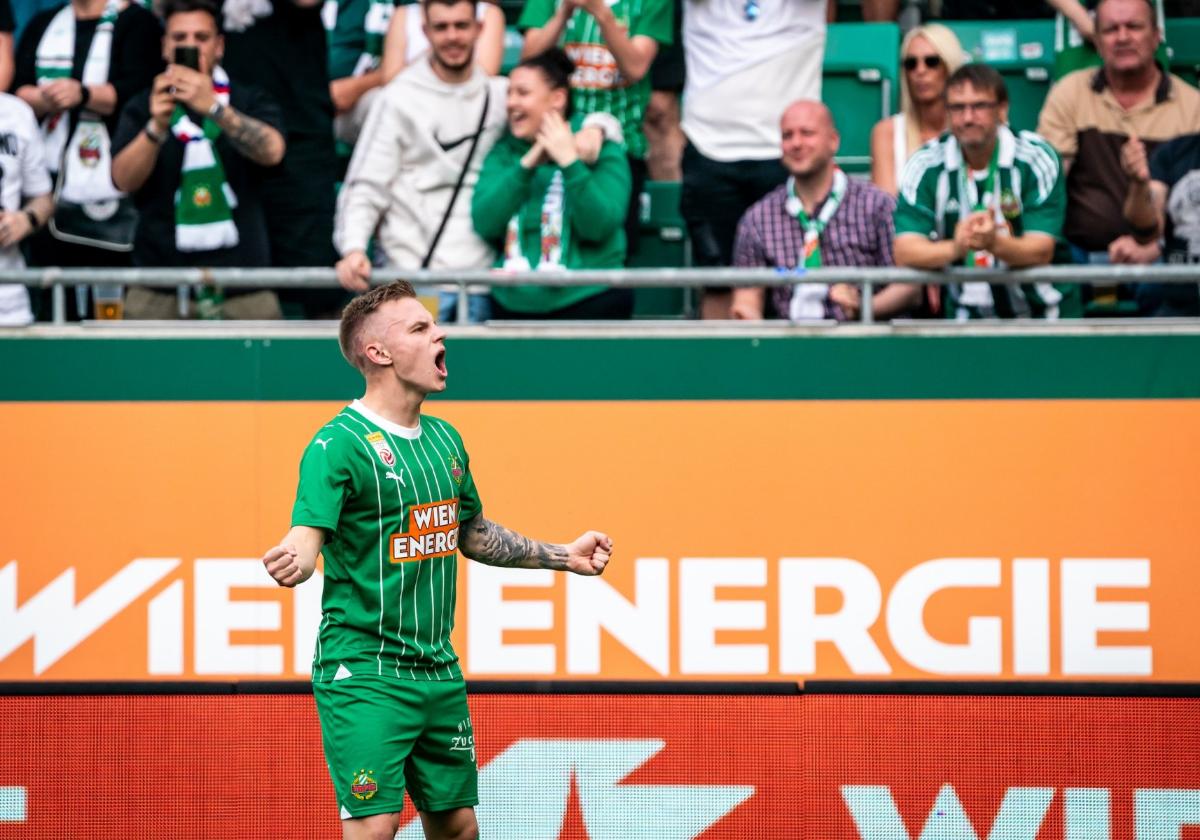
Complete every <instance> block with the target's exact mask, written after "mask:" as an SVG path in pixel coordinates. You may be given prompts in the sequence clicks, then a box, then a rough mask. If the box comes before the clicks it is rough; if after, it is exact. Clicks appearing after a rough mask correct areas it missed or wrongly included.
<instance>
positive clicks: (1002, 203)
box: [894, 64, 1079, 320]
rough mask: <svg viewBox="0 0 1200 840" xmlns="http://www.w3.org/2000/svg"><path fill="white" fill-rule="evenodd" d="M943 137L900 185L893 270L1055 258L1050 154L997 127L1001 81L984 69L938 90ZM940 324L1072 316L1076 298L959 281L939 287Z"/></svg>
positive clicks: (971, 67) (1004, 106) (1038, 142)
mask: <svg viewBox="0 0 1200 840" xmlns="http://www.w3.org/2000/svg"><path fill="white" fill-rule="evenodd" d="M945 97H946V112H947V113H948V114H949V115H950V132H949V134H946V135H944V136H943V137H941V138H940V139H938V140H936V141H933V142H931V143H928V144H926V145H925V146H923V147H922V148H921V149H920V151H918V152H917V153H916V154H915V155H913V156H912V158H910V159H909V161H908V163H907V164H906V165H905V167H904V171H903V173H902V174H901V176H900V194H899V196H898V197H897V202H896V212H895V217H894V218H895V223H896V243H895V257H896V264H897V265H901V266H908V267H910V268H922V269H933V270H939V269H943V268H947V267H950V266H966V267H968V268H1001V267H1009V268H1028V267H1031V266H1038V265H1047V264H1049V263H1051V262H1053V261H1054V260H1055V255H1056V252H1057V251H1060V250H1061V249H1060V247H1059V246H1060V244H1061V236H1062V223H1063V209H1064V204H1065V201H1064V190H1063V181H1062V171H1061V167H1060V166H1059V161H1058V155H1057V154H1056V153H1055V151H1054V149H1053V148H1051V147H1050V145H1049V144H1048V143H1047V142H1046V141H1045V140H1043V139H1042V138H1041V137H1039V136H1038V135H1036V134H1034V133H1033V132H1030V131H1022V132H1020V133H1019V134H1018V133H1014V132H1013V131H1012V129H1010V128H1009V127H1008V126H1007V125H1006V124H1005V121H1006V119H1007V116H1008V91H1007V89H1006V88H1005V86H1004V80H1003V79H1002V78H1001V77H1000V74H999V73H997V72H996V71H995V70H993V69H992V68H990V67H988V66H987V65H984V64H967V65H964V66H963V67H960V68H959V69H958V70H956V71H955V72H954V74H953V75H951V76H950V78H949V79H948V80H947V81H946V92H945ZM944 290H945V293H944V295H943V296H942V300H941V305H942V307H941V308H942V309H943V310H944V314H945V315H946V317H948V318H953V319H956V320H966V319H969V318H989V317H1000V318H1013V317H1034V318H1058V317H1065V316H1070V315H1075V314H1078V309H1079V306H1078V291H1077V289H1075V288H1074V287H1071V286H1062V287H1059V286H1055V285H1051V284H1049V283H1022V284H1020V285H1015V286H1008V285H1005V284H1003V283H988V282H986V281H980V282H965V283H956V284H950V285H947V286H945V287H944Z"/></svg>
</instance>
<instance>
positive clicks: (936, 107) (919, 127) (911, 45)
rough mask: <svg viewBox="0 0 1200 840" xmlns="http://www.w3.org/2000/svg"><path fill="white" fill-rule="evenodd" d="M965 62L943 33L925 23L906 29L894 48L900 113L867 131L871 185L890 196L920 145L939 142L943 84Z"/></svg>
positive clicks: (942, 125) (943, 112) (937, 26)
mask: <svg viewBox="0 0 1200 840" xmlns="http://www.w3.org/2000/svg"><path fill="white" fill-rule="evenodd" d="M964 61H966V56H965V55H964V54H963V49H962V45H961V44H959V42H958V38H957V37H956V36H955V34H954V33H953V32H951V31H950V29H949V28H947V27H945V26H942V25H941V24H940V23H929V24H926V25H925V26H920V27H918V28H916V29H913V30H911V31H910V32H909V33H908V34H907V35H905V36H904V41H903V43H901V45H900V64H901V66H902V67H903V69H904V79H903V82H902V83H901V85H900V113H898V114H895V115H893V116H890V117H885V118H884V119H882V120H880V121H879V122H877V123H875V127H874V128H873V129H871V181H872V182H874V184H875V186H877V187H879V188H880V189H881V190H884V191H885V192H887V193H889V194H891V195H893V196H895V195H896V179H897V177H898V176H899V174H900V170H902V169H903V168H904V164H905V163H906V162H907V161H908V159H909V158H910V157H912V155H913V152H915V151H916V150H917V149H918V148H919V147H920V146H922V145H924V144H925V143H927V142H928V141H930V140H933V139H934V138H936V137H940V136H941V135H942V134H943V133H944V132H945V131H946V129H947V128H949V127H950V122H949V121H948V120H947V119H946V98H945V95H944V94H945V92H946V79H948V78H949V77H950V74H951V73H953V72H954V71H955V70H957V69H958V68H959V67H961V66H962V65H963V62H964Z"/></svg>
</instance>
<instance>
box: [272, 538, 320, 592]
mask: <svg viewBox="0 0 1200 840" xmlns="http://www.w3.org/2000/svg"><path fill="white" fill-rule="evenodd" d="M262 561H263V565H264V566H266V567H267V574H269V575H270V576H271V577H272V578H274V579H275V582H276V583H278V584H279V585H280V586H286V587H289V588H290V587H293V586H295V585H296V584H298V583H303V582H304V581H306V580H308V578H309V577H310V576H311V574H312V573H311V572H310V573H308V574H305V573H304V569H302V568H301V567H300V562H299V554H298V553H297V552H296V547H295V546H294V545H277V546H275V547H274V548H272V549H271V550H269V551H268V552H267V553H266V554H264V555H263V558H262Z"/></svg>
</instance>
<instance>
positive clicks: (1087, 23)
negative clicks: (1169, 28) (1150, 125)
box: [1046, 0, 1167, 81]
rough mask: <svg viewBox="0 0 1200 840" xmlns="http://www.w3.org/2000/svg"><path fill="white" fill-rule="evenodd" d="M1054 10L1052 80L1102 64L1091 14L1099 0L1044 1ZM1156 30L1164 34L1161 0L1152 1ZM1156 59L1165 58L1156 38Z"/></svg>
mask: <svg viewBox="0 0 1200 840" xmlns="http://www.w3.org/2000/svg"><path fill="white" fill-rule="evenodd" d="M1046 2H1047V3H1049V4H1050V5H1051V6H1052V7H1053V8H1054V10H1055V12H1057V14H1055V16H1054V79H1055V81H1057V80H1058V79H1061V78H1062V77H1063V76H1065V75H1067V74H1068V73H1073V72H1075V71H1076V70H1083V69H1084V68H1087V67H1098V66H1100V64H1101V63H1102V60H1101V58H1100V53H1098V52H1096V24H1095V20H1094V19H1093V17H1092V16H1093V15H1094V14H1095V11H1096V6H1097V5H1098V4H1099V0H1046ZM1152 2H1153V3H1154V18H1155V20H1156V21H1157V22H1158V31H1159V32H1160V33H1163V34H1164V35H1165V33H1166V29H1165V28H1164V23H1165V22H1166V18H1165V17H1164V16H1163V0H1152ZM1157 58H1158V60H1159V61H1160V62H1162V63H1163V64H1164V65H1165V64H1166V61H1167V51H1166V43H1165V41H1163V40H1160V41H1159V45H1158V52H1157Z"/></svg>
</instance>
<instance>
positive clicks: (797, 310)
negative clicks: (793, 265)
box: [785, 168, 849, 321]
mask: <svg viewBox="0 0 1200 840" xmlns="http://www.w3.org/2000/svg"><path fill="white" fill-rule="evenodd" d="M848 184H849V179H848V178H847V177H846V173H845V172H843V171H842V170H841V169H840V168H835V169H834V170H833V187H832V189H831V190H830V191H829V196H828V197H827V198H826V199H825V203H824V204H822V205H821V212H819V213H817V215H816V216H811V217H810V216H809V215H808V214H807V213H805V212H804V203H803V202H802V201H801V200H800V196H798V195H797V194H796V179H795V178H792V177H789V178H788V179H787V201H786V202H785V206H786V208H787V211H788V214H789V215H791V217H792V218H794V219H795V220H796V223H797V224H799V225H800V227H801V229H802V230H803V231H804V254H803V258H802V260H801V263H800V265H799V266H797V268H804V269H805V270H807V269H810V268H820V267H821V235H822V234H824V233H825V228H826V226H828V225H829V222H830V220H831V219H833V215H834V214H835V213H837V211H838V208H839V207H841V206H842V199H844V198H845V197H846V187H847V186H848ZM828 297H829V287H828V286H825V285H824V284H820V283H797V284H796V285H795V286H793V287H792V300H791V303H790V305H789V306H788V317H789V318H791V320H793V321H804V320H808V319H812V318H815V319H822V318H824V317H825V316H826V312H825V301H826V300H827V299H828Z"/></svg>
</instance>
